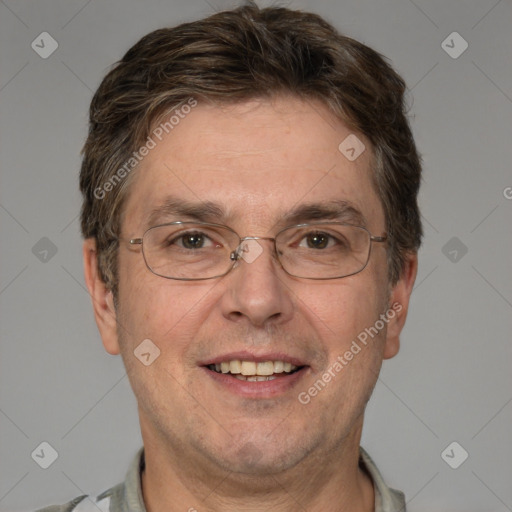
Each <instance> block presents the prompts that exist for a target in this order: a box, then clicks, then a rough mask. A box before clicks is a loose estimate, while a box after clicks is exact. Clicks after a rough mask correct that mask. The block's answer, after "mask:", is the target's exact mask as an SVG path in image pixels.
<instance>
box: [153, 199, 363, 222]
mask: <svg viewBox="0 0 512 512" xmlns="http://www.w3.org/2000/svg"><path fill="white" fill-rule="evenodd" d="M234 217H235V215H234V213H233V212H228V211H226V210H225V209H224V207H223V206H222V205H220V204H219V203H214V202H212V201H198V202H192V201H189V200H186V199H181V198H177V197H173V196H169V197H167V198H166V199H165V200H164V201H163V202H162V203H161V204H160V205H159V206H157V207H156V208H153V209H152V210H151V211H150V212H149V215H148V217H147V223H146V225H147V227H148V228H149V227H151V226H156V225H159V224H164V223H166V222H173V221H178V220H183V221H189V220H193V221H197V222H212V223H219V224H228V223H229V221H231V220H233V218H234ZM320 220H335V221H339V222H347V223H350V224H354V225H358V226H362V227H366V218H365V217H364V215H363V214H362V213H361V211H360V210H358V209H357V208H356V207H355V206H354V204H352V203H351V202H350V201H346V200H329V201H319V202H310V203H303V204H300V205H298V206H296V207H294V208H293V209H291V210H290V211H288V212H285V213H284V214H283V215H282V216H281V217H280V219H279V221H278V222H277V223H276V224H277V225H282V227H285V226H288V225H293V224H302V223H306V222H310V221H320Z"/></svg>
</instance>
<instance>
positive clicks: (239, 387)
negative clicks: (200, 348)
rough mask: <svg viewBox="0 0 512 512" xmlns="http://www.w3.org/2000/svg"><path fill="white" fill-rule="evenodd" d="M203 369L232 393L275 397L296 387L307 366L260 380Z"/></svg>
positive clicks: (256, 396) (245, 395) (257, 396)
mask: <svg viewBox="0 0 512 512" xmlns="http://www.w3.org/2000/svg"><path fill="white" fill-rule="evenodd" d="M202 370H203V371H205V372H206V373H207V375H208V376H209V377H210V378H211V379H213V380H214V382H216V383H217V384H219V385H220V386H222V387H223V388H224V389H227V390H228V391H230V392H231V393H235V394H237V395H241V396H244V397H247V398H273V397H276V396H279V395H283V394H285V393H286V392H288V391H290V390H291V389H292V388H293V387H295V386H296V385H297V383H298V382H299V381H300V380H301V379H302V377H303V376H304V373H305V372H306V370H307V367H306V366H304V367H303V368H301V369H300V370H297V371H296V372H294V373H290V374H287V375H286V376H284V375H283V376H281V377H276V378H275V379H272V380H263V381H260V382H258V381H254V382H252V381H246V380H240V379H237V378H236V377H234V376H230V375H228V374H226V373H217V372H214V371H213V370H209V369H208V368H206V367H204V366H203V367H202Z"/></svg>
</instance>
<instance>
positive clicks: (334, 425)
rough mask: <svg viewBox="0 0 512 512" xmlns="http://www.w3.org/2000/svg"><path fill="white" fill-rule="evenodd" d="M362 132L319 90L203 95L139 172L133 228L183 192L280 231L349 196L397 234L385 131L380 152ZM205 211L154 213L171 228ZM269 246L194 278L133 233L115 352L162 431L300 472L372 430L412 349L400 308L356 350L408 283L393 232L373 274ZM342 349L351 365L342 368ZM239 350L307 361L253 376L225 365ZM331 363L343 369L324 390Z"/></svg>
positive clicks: (233, 217) (225, 462) (252, 232)
mask: <svg viewBox="0 0 512 512" xmlns="http://www.w3.org/2000/svg"><path fill="white" fill-rule="evenodd" d="M350 133H351V132H350V131H349V130H348V128H346V127H345V126H344V125H343V124H342V123H341V122H339V121H338V120H336V119H335V118H334V117H333V116H332V115H331V114H329V113H328V111H327V110H326V109H325V108H324V107H323V106H322V105H320V104H319V103H315V102H308V103H303V102H300V101H299V100H296V99H293V98H281V99H279V100H275V101H273V102H272V103H271V102H268V101H258V102H256V101H254V102H249V103H245V104H241V105H237V106H229V107H223V108H219V107H213V106H206V105H202V104H199V105H198V106H197V107H196V108H195V109H193V110H192V112H191V113H190V114H188V116H187V117H186V118H185V119H182V120H181V121H180V123H179V125H178V126H176V127H175V128H174V129H173V130H172V132H170V133H169V135H167V136H166V137H165V138H164V139H163V140H162V141H161V142H158V143H157V146H156V147H155V148H154V149H152V150H151V151H150V153H149V155H148V156H146V157H145V158H144V160H143V161H142V162H141V164H140V166H139V168H138V169H137V170H136V171H134V173H136V174H134V175H133V181H132V183H131V185H130V187H131V188H130V193H129V195H128V198H127V202H126V204H125V210H124V217H123V223H122V237H123V239H124V240H129V239H130V238H135V237H142V235H143V233H144V232H145V231H146V229H148V228H149V227H151V226H150V224H149V222H150V221H149V217H150V215H151V214H152V213H153V214H154V210H155V209H158V208H159V207H160V206H161V205H162V204H164V203H165V202H166V200H168V199H169V198H172V199H174V200H178V201H180V200H181V201H183V200H186V201H187V202H189V203H197V204H198V205H199V206H201V205H202V204H204V202H211V203H215V204H216V205H218V207H219V208H220V209H222V210H223V211H224V214H225V216H223V217H215V218H214V217H211V218H208V219H203V220H205V221H209V222H215V223H220V224H225V225H228V226H229V227H231V228H232V229H234V230H235V231H236V232H237V233H238V234H239V235H240V236H241V237H244V236H263V237H273V236H275V235H276V233H277V232H278V231H279V230H280V229H282V228H283V227H285V226H283V225H282V223H283V217H284V216H285V215H286V214H288V213H289V212H290V211H292V210H297V209H298V208H300V207H301V206H304V205H306V204H307V205H311V204H321V205H325V204H327V203H330V202H333V201H340V200H342V201H346V202H347V203H349V204H350V205H352V207H353V208H355V209H357V210H358V211H359V212H360V214H361V216H362V217H363V219H365V222H366V227H367V229H368V230H369V231H370V232H371V233H372V234H374V235H382V234H383V233H384V232H385V219H384V215H383V210H382V207H381V204H380V201H379V199H378V197H377V195H376V192H375V191H374V189H373V186H372V184H371V174H370V160H371V158H370V157H371V155H370V146H369V143H368V142H367V141H366V140H364V141H365V144H366V150H365V151H364V152H363V153H362V154H361V155H360V156H359V157H358V158H357V159H355V160H354V161H350V160H349V159H347V158H346V157H345V156H344V154H342V152H340V150H339V149H338V146H339V144H340V143H341V142H342V141H343V140H344V139H345V138H346V137H347V136H348V135H350ZM359 138H360V139H361V140H363V137H362V136H359ZM191 220H196V219H194V218H191V217H187V216H185V215H179V214H172V212H171V213H168V214H162V215H159V216H157V218H155V216H154V215H153V223H155V222H156V223H158V224H162V223H166V222H173V221H191ZM319 220H321V219H319V218H303V219H300V220H299V222H318V221H319ZM329 220H331V221H332V220H336V219H329ZM349 220H350V219H349ZM296 223H298V222H296ZM258 243H259V244H260V246H261V247H262V248H263V252H262V253H261V254H260V255H259V256H258V257H257V258H256V259H255V260H254V261H252V262H251V263H248V262H247V261H245V260H241V261H240V262H239V263H238V264H237V266H236V267H235V268H234V269H233V270H232V271H231V272H230V273H228V274H227V275H225V276H224V277H220V278H215V279H211V280H204V281H192V282H191V281H188V282H187V281H178V280H172V279H165V278H162V277H159V276H157V275H155V274H153V273H152V272H150V271H149V270H148V268H147V267H146V265H145V263H144V259H143V256H142V254H141V251H140V246H129V244H127V243H121V248H120V253H119V297H118V299H119V301H118V309H117V311H116V315H117V320H118V323H119V326H120V327H119V328H118V331H117V336H118V337H117V338H116V334H115V333H113V332H110V333H108V332H107V333H105V332H104V331H103V332H102V335H103V339H104V341H105V345H106V347H107V349H108V350H109V351H110V352H112V353H115V352H116V351H117V350H118V348H119V350H120V352H121V354H122V356H123V359H124V363H125V365H126V368H127V372H128V375H129V378H130V382H131V385H132V387H133V389H134V392H135V394H136V397H137V399H138V403H139V414H140V420H141V426H142V433H143V437H144V441H145V442H146V443H147V442H158V443H161V445H162V446H164V447H165V449H166V450H169V452H170V453H173V455H174V456H178V455H180V456H184V457H186V459H187V460H189V461H192V462H194V463H200V464H203V465H204V464H209V465H213V466H214V467H215V466H217V467H218V466H220V467H223V468H225V469H229V470H231V471H238V472H241V473H251V474H264V473H266V472H269V471H271V472H274V471H275V472H277V471H279V470H283V469H287V468H291V467H293V466H295V465H297V464H298V463H300V462H301V461H302V460H305V459H307V458H308V457H309V458H312V457H323V456H326V455H327V454H328V453H332V451H333V450H335V449H337V447H338V446H340V442H341V441H342V440H343V439H347V440H348V439H351V438H352V439H357V440H358V436H359V435H360V430H361V425H362V417H363V411H364V407H365V404H366V402H367V400H368V398H369V396H370V394H371V391H372V389H373V387H374V384H375V382H376V379H377V374H378V372H379V369H380V365H381V362H382V359H383V357H391V356H392V355H394V353H396V350H397V342H396V339H397V336H398V335H397V334H396V336H395V335H394V336H393V337H392V338H391V337H390V336H389V331H390V330H392V331H393V332H396V331H397V330H399V327H395V325H394V324H395V323H397V321H396V318H395V319H391V320H389V323H386V325H385V326H384V327H383V328H381V329H379V332H378V334H376V335H374V336H373V337H368V342H367V344H366V345H363V344H361V343H359V346H360V351H359V352H357V354H355V355H353V358H352V359H351V360H349V361H347V358H346V357H344V354H345V353H346V352H347V351H349V350H350V348H351V346H353V345H352V342H353V340H356V339H357V336H358V335H359V334H360V333H361V332H363V331H364V330H365V329H367V328H370V327H372V326H375V324H376V321H377V320H378V319H379V316H380V315H381V314H382V313H385V312H386V311H387V310H388V309H389V307H390V305H391V303H392V302H393V301H394V300H396V299H397V297H398V298H399V299H400V298H401V297H402V295H400V286H401V284H400V283H399V284H398V286H397V287H396V288H391V287H390V286H389V283H388V281H387V266H386V249H385V244H381V243H374V244H373V246H372V251H371V258H370V261H369V263H368V265H367V267H366V268H365V269H364V270H363V271H362V272H360V273H358V274H356V275H353V276H350V277H345V278H343V279H332V280H326V281H319V280H306V279H300V278H296V277H291V276H290V275H288V274H286V273H285V272H284V271H283V269H282V268H281V267H280V265H279V263H278V261H277V260H276V258H275V257H274V255H273V245H272V242H270V241H259V242H258ZM397 290H398V291H397ZM404 306H406V304H405V305H404ZM386 329H387V330H388V335H386ZM146 339H150V340H151V341H152V342H153V343H154V344H155V345H156V346H158V348H159V349H160V356H159V357H158V358H157V359H156V360H155V361H154V362H153V363H152V364H150V365H149V366H145V365H144V364H142V363H141V362H140V361H139V360H138V359H137V358H136V357H135V355H134V350H135V349H136V347H137V346H138V345H139V344H140V343H141V342H142V341H143V340H146ZM353 351H355V350H353ZM339 356H340V357H342V358H343V359H344V361H346V363H347V364H346V365H343V368H342V369H341V370H339V367H337V366H336V365H335V362H336V361H337V360H338V361H339V359H338V357H339ZM232 360H243V361H248V362H257V361H282V362H284V363H293V364H295V365H296V366H298V367H299V368H300V370H299V371H297V372H295V373H291V374H287V373H281V374H278V375H276V376H275V377H276V378H275V379H272V380H269V381H264V382H252V381H243V380H239V379H238V378H236V377H235V376H234V375H231V374H219V373H216V372H215V371H212V369H211V368H210V367H209V365H210V364H211V363H212V362H221V361H222V362H229V361H232ZM275 366H276V368H277V369H279V367H280V366H281V367H282V366H283V365H282V364H281V363H280V362H278V363H277V365H275ZM334 368H338V371H336V370H334ZM329 369H331V379H329V380H330V381H329V382H327V383H325V382H324V384H325V385H319V384H317V391H318V392H317V393H314V392H313V395H312V394H310V393H308V390H309V389H310V388H311V387H312V386H314V385H315V382H317V381H318V380H319V379H320V380H322V375H324V373H325V372H328V371H329ZM318 389H319V390H318ZM304 392H306V393H308V396H310V398H311V400H309V401H308V400H307V397H305V395H304ZM301 393H302V395H301V396H302V397H303V398H302V400H299V395H300V394H301ZM304 402H308V403H304Z"/></svg>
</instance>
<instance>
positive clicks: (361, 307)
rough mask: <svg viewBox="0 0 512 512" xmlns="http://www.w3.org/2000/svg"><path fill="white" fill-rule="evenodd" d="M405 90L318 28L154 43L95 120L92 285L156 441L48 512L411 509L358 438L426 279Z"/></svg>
mask: <svg viewBox="0 0 512 512" xmlns="http://www.w3.org/2000/svg"><path fill="white" fill-rule="evenodd" d="M404 90H405V85H404V83H403V81H402V79H401V78H400V77H399V76H398V75H397V74H396V73H395V72H394V71H393V70H392V68H391V67H390V66H389V65H388V64H387V63H386V62H385V61H384V60H383V58H382V57H381V56H379V55H378V54H377V53H376V52H374V51H373V50H371V49H369V48H368V47H366V46H364V45H362V44H360V43H358V42H356V41H354V40H351V39H349V38H346V37H344V36H341V35H340V34H338V33H337V32H336V31H335V29H334V28H332V27H331V26H330V25H329V24H327V23H326V22H325V21H324V20H323V19H322V18H320V17H318V16H317V15H314V14H309V13H302V12H298V11H291V10H288V9H283V8H268V9H262V10H260V9H259V8H257V7H256V6H254V5H252V4H250V5H247V6H244V7H241V8H238V9H235V10H232V11H226V12H222V13H218V14H215V15H213V16H211V17H209V18H207V19H205V20H201V21H197V22H194V23H188V24H184V25H180V26H178V27H175V28H172V29H162V30H157V31H155V32H152V33H151V34H149V35H147V36H146V37H144V38H143V39H142V40H141V41H139V42H138V43H137V44H136V45H135V46H134V47H133V48H131V49H130V50H129V51H128V53H127V54H126V55H125V56H124V58H123V59H122V60H121V61H120V62H119V63H118V64H117V65H116V66H115V68H114V69H113V70H112V71H110V72H109V74H108V75H107V76H106V78H105V79H104V80H103V82H102V84H101V85H100V87H99V89H98V91H97V92H96V94H95V96H94V98H93V100H92V104H91V109H90V130H89V136H88V139H87V142H86V144H85V147H84V150H83V155H84V158H83V165H82V170H81V176H80V186H81V190H82V193H83V195H84V204H83V209H82V232H83V235H84V238H85V242H84V250H83V254H84V262H85V278H86V283H87V286H88V289H89V291H90V294H91V297H92V301H93V307H94V312H95V317H96V321H97V324H98V328H99V330H100V333H101V337H102V340H103V344H104V346H105V349H106V350H107V352H109V353H110V354H121V356H122V358H123V361H124V364H125V366H126V370H127V374H128V376H129V379H130V383H131V386H132V388H133V391H134V393H135V395H136V397H137V400H138V408H139V417H140V425H141V431H142V438H143V442H144V447H143V449H141V451H140V452H139V453H138V454H137V456H136V458H135V460H134V462H133V465H132V467H131V468H130V470H129V472H128V475H127V478H126V481H125V482H124V483H122V484H119V485H117V486H115V487H113V488H111V489H109V490H108V491H106V492H104V493H103V494H101V495H100V496H98V497H95V496H89V497H83V496H82V497H79V498H77V499H75V500H74V501H73V502H71V503H68V504H67V505H63V506H61V507H49V508H47V509H45V510H47V511H68V510H69V511H70V510H73V511H77V512H80V511H82V512H83V511H85V510H110V511H121V510H122V511H127V510H130V511H133V512H141V511H144V510H147V511H148V512H163V511H166V512H168V511H171V512H172V511H189V512H192V511H199V512H202V511H222V512H232V511H240V510H250V511H275V512H281V511H283V512H284V511H292V510H293V511H297V510H304V511H315V512H316V511H332V512H338V511H350V512H355V511H378V512H391V511H398V510H405V499H404V496H403V494H402V493H401V492H399V491H395V490H392V489H390V488H388V487H387V486H386V484H385V483H384V480H383V478H382V476H381V475H380V473H379V471H378V470H377V468H376V467H375V465H374V463H373V462H372V460H371V459H370V457H369V456H368V455H367V454H366V452H365V451H364V450H363V449H362V448H360V446H359V443H360V437H361V431H362V426H363V417H364V410H365V406H366V403H367V401H368V399H369V397H370V395H371V392H372V390H373V387H374V385H375V383H376V380H377V377H378V374H379V370H380V366H381V363H382V360H383V359H387V358H390V357H393V356H394V355H396V353H397V352H398V349H399V335H400V332H401V330H402V328H403V325H404V322H405V318H406V314H407V309H408V303H409V297H410V294H411V290H412V286H413V283H414V279H415V276H416V269H417V256H416V254H417V249H418V247H419V245H420V240H421V224H420V218H419V212H418V207H417V203H416V197H417V193H418V188H419V182H420V162H419V158H418V154H417V152H416V148H415V144H414V141H413V138H412V135H411V132H410V129H409V126H408V123H407V120H406V117H405V113H404V102H403V94H404Z"/></svg>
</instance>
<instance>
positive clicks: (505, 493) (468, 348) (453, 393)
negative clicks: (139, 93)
mask: <svg viewBox="0 0 512 512" xmlns="http://www.w3.org/2000/svg"><path fill="white" fill-rule="evenodd" d="M231 5H232V4H231ZM288 5H289V6H290V7H292V8H304V9H308V10H312V11H315V12H318V13H319V14H322V15H324V16H325V17H326V18H327V19H328V20H330V21H331V22H333V23H334V24H335V25H336V26H337V27H338V28H339V29H340V30H341V31H343V32H345V33H346V34H347V35H349V36H352V37H355V38H358V39H360V40H362V41H363V42H365V43H366V44H369V45H370V46H372V47H374V48H376V49H377V50H378V51H380V52H381V53H383V54H384V55H386V56H388V57H389V58H390V59H391V60H392V62H393V64H394V66H395V67H396V68H397V69H398V71H399V72H400V73H402V74H403V76H404V78H405V79H406V81H407V83H408V85H409V89H410V91H411V104H412V107H411V116H412V125H413V129H414V133H415V136H416V139H417V143H418V146H419V148H420V151H421V152H422V154H423V157H424V183H423V188H422V192H421V207H422V211H423V215H424V222H425V235H426V236H425V242H424V246H423V248H422V250H421V253H420V270H419V276H418V280H417V284H416V288H415V291H414V292H413V295H412V304H411V311H410V316H409V320H408V324H407V326H406V329H405V332H404V334H403V337H402V350H401V352H400V354H399V355H398V356H397V357H396V358H395V359H393V360H391V361H388V362H385V363H384V368H383V371H382V375H381V379H380V381H379V383H378V385H377V388H376V390H375V394H374V397H373V399H372V400H371V402H370V405H369V407H368V412H367V418H366V426H365V430H364V436H363V443H362V444H363V446H365V448H366V449H367V450H368V451H369V452H370V454H371V455H372V456H373V457H374V459H375V460H376V462H377V463H378V465H379V467H380V469H381V471H382V472H383V473H384V475H385V477H386V479H387V481H388V483H389V484H390V485H391V486H394V487H396V488H399V489H402V490H403V491H405V493H406V496H407V500H408V510H410V511H432V510H436V511H441V510H443V511H444V510H450V511H491V510H492V511H500V512H501V511H506V510H512V442H511V430H512V429H511V426H512V423H511V420H512V403H511V402H512V372H511V371H510V368H511V362H512V344H511V343H510V341H511V339H510V338H511V332H512V321H511V318H512V316H511V308H512V272H511V268H510V262H511V253H512V242H511V229H510V226H511V213H512V200H510V199H507V197H506V196H508V197H511V196H512V189H510V188H507V187H512V173H511V171H510V162H511V156H512V144H511V130H510V128H511V120H512V80H511V78H512V76H511V75H512V66H511V55H512V38H511V37H510V36H511V30H510V21H511V20H512V4H511V2H510V1H509V0H501V1H497V0H472V1H456V0H449V1H444V0H431V1H427V0H415V1H414V2H413V1H412V0H384V1H358V0H347V1H343V2H336V1H334V0H332V1H328V0H323V1H313V0H302V1H290V2H289V3H288ZM229 6H230V4H228V3H226V2H222V1H220V0H208V1H206V0H193V1H192V0H191V1H187V2H185V1H183V2H177V1H163V0H159V1H157V0H155V1H142V0H129V1H126V0H125V1H121V0H116V1H111V0H109V1H104V2H100V1H99V0H88V1H87V0H71V1H70V0H68V1H64V0H44V1H43V0H38V1H36V0H30V1H29V0H20V1H14V0H4V1H1V2H0V19H1V33H0V34H1V35H0V38H1V42H0V58H1V62H0V64H1V77H0V88H1V92H0V106H1V134H0V135H1V151H2V177H1V185H2V186H1V196H0V222H1V229H2V243H1V244H0V245H1V249H0V250H1V261H2V265H1V269H0V308H1V314H2V323H1V343H2V345H1V359H0V369H1V373H0V436H1V437H0V439H1V444H0V465H1V468H0V510H2V511H20V510H30V509H33V508H35V507H37V506H42V505H44V504H50V503H62V502H64V501H67V500H69V499H71V498H73V497H75V496H77V495H79V494H82V493H99V492H100V491H102V490H105V489H106V488H108V487H110V486H111V485H114V484H116V483H117V482H119V481H121V480H122V479H123V478H124V475H125V472H126V469H127V466H128V464H129V462H130V461H131V459H132V457H133V455H134V454H135V451H136V450H137V448H138V447H139V446H140V443H141V439H140V434H139V426H138V419H137V411H136V403H135V399H134V397H133V396H132V392H131V390H130V388H129V384H128V380H127V378H126V376H125V372H124V368H123V366H122V364H121V360H120V358H116V357H112V356H109V355H108V354H107V353H106V352H104V350H103V348H102V345H101V342H100V338H99V335H98V333H97V330H96V326H95V323H94V319H93V314H92V308H91V305H90V299H89V296H88V294H87V292H86V291H85V288H84V282H83V274H82V262H81V243H80V236H79V226H78V219H77V214H78V210H79V206H80V196H79V193H78V190H77V174H78V168H79V164H80V158H79V150H80V149H81V146H82V143H83V141H84V137H85V134H86V119H87V109H88V104H89V102H90V99H91V95H92V92H93V90H95V88H96V87H97V86H98V85H99V82H100V80H101V78H102V77H103V75H104V74H105V72H106V71H107V69H108V66H110V64H112V63H113V62H114V61H116V60H118V59H119V58H120V57H121V56H122V55H123V53H124V52H125V51H126V50H127V49H128V48H129V47H130V46H131V45H132V44H133V43H135V42H136V41H137V40H138V39H139V38H140V37H141V36H143V35H144V34H146V33H147V32H149V31H151V30H153V29H156V28H159V27H161V26H165V25H167V26H169V25H174V24H177V23H179V22H182V21H186V20H192V19H196V18H198V17H202V16H206V15H208V14H210V13H212V12H213V11H215V10H220V9H223V8H226V7H229ZM43 31H47V32H49V33H50V34H51V36H52V37H53V38H55V40H56V41H57V42H58V45H59V47H58V49H57V50H56V51H55V53H53V54H52V55H51V56H50V57H49V58H47V59H42V58H41V57H40V56H39V55H38V54H37V53H36V52H35V51H34V50H33V49H32V48H31V42H32V41H33V40H35V39H36V37H37V36H38V35H39V34H40V33H42V32H43ZM453 31H457V32H458V33H459V34H460V35H461V36H462V37H463V38H464V39H465V40H466V41H467V42H468V44H469V47H468V49H467V50H466V51H465V52H464V53H463V54H462V55H460V56H459V57H458V58H457V59H454V58H452V57H450V56H449V55H448V54H447V53H446V52H445V51H444V49H443V48H442V46H441V43H442V41H444V40H445V39H446V38H447V36H448V35H449V34H451V33H452V32H453ZM448 44H450V45H451V46H454V47H455V49H458V48H460V46H459V43H458V42H457V43H455V42H453V43H451V42H450V40H449V41H448ZM43 237H47V238H48V239H49V240H51V242H52V243H53V244H54V245H55V248H56V250H57V252H56V253H55V254H54V255H53V254H52V252H51V248H50V252H48V253H47V255H46V260H47V261H46V262H45V261H41V258H43V256H44V253H43V252H41V251H42V250H44V249H45V248H46V249H48V248H49V246H48V241H46V240H43V241H42V242H39V241H40V239H41V238H43ZM453 237H457V239H458V240H455V241H452V242H451V243H450V244H449V245H448V246H446V244H447V243H448V242H449V240H450V239H452V238H453ZM38 242H39V245H36V244H37V243H38ZM453 244H455V245H453ZM34 246H35V249H34ZM464 247H466V248H467V251H468V252H467V253H466V254H465V255H463V252H464V251H463V249H464ZM41 248H42V249H41ZM453 250H455V251H456V253H454V252H453ZM450 251H451V254H450ZM34 253H35V254H34ZM461 255H463V256H462V257H461ZM454 258H455V259H456V260H457V261H455V262H454V261H452V260H453V259H454ZM43 259H44V258H43ZM42 441H46V442H48V443H50V444H51V445H52V446H53V447H54V448H55V450H57V452H58V459H57V460H56V461H55V462H54V463H53V464H52V465H51V466H50V467H49V468H48V469H46V470H44V469H42V468H40V467H39V466H38V465H37V464H36V463H35V462H34V460H33V459H32V458H31V453H32V452H33V450H34V449H35V448H36V447H37V446H38V445H39V444H40V443H41V442H42ZM452 441H457V442H458V443H459V444H460V445H461V446H462V447H463V448H464V449H465V450H466V451H467V452H468V453H469V458H468V459H467V460H466V461H465V462H464V463H463V464H462V465H461V466H460V467H459V468H458V469H452V468H451V467H449V466H448V465H447V464H446V463H445V461H444V460H443V459H442V458H441V452H442V451H443V450H444V449H445V448H446V447H447V446H448V445H449V444H450V443H451V442H452ZM452 453H453V456H452V460H455V459H457V457H459V456H460V450H459V449H457V450H455V451H454V452H451V453H450V455H451V454H452Z"/></svg>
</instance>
